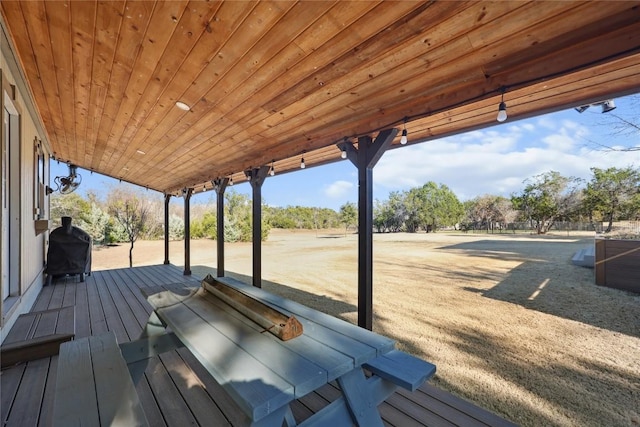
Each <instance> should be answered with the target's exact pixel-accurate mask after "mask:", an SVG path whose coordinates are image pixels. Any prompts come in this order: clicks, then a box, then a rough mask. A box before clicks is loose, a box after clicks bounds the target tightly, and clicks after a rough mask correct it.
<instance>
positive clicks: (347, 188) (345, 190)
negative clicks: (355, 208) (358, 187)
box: [324, 181, 353, 199]
mask: <svg viewBox="0 0 640 427" xmlns="http://www.w3.org/2000/svg"><path fill="white" fill-rule="evenodd" d="M352 188H353V183H351V182H348V181H335V182H333V183H331V184H329V185H328V186H326V187H325V188H324V194H325V195H326V196H327V197H330V198H332V199H339V198H345V197H346V196H347V195H348V194H349V193H350V192H351V189H352Z"/></svg>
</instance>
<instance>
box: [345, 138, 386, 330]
mask: <svg viewBox="0 0 640 427" xmlns="http://www.w3.org/2000/svg"><path fill="white" fill-rule="evenodd" d="M397 134H398V129H395V128H392V129H385V130H383V131H381V132H380V133H379V134H378V137H377V138H376V139H375V141H372V139H371V137H369V136H364V137H360V138H359V139H358V148H357V149H356V148H355V147H354V146H353V143H351V142H348V141H345V142H343V143H340V144H339V145H338V146H339V147H340V149H344V150H345V151H346V152H347V158H348V159H349V160H350V161H351V162H352V163H353V164H354V165H355V166H356V167H357V168H358V326H360V327H362V328H365V329H369V330H371V329H372V328H373V167H374V166H375V165H376V163H378V160H380V158H381V157H382V155H383V154H384V152H385V151H386V150H387V149H388V148H389V147H390V146H391V143H392V142H393V139H394V138H395V137H396V135H397Z"/></svg>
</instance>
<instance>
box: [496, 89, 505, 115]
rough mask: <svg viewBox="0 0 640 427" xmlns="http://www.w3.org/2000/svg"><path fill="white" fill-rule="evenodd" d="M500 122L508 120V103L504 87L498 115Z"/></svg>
mask: <svg viewBox="0 0 640 427" xmlns="http://www.w3.org/2000/svg"><path fill="white" fill-rule="evenodd" d="M496 120H498V121H499V122H500V123H502V122H504V121H505V120H507V104H505V102H504V89H502V98H501V100H500V105H499V106H498V117H496Z"/></svg>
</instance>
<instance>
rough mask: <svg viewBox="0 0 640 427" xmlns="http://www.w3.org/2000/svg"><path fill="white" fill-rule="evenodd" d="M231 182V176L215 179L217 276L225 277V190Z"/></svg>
mask: <svg viewBox="0 0 640 427" xmlns="http://www.w3.org/2000/svg"><path fill="white" fill-rule="evenodd" d="M228 184H229V178H218V179H216V180H214V181H213V185H214V189H215V190H216V195H217V203H216V211H217V214H216V221H217V231H216V235H217V239H218V241H217V242H216V244H217V248H218V249H217V256H218V268H216V276H217V277H224V191H225V190H226V189H227V185H228Z"/></svg>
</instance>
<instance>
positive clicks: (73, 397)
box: [53, 332, 148, 427]
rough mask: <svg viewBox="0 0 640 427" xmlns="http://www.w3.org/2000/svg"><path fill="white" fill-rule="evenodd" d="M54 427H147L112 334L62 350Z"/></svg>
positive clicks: (89, 338) (54, 410)
mask: <svg viewBox="0 0 640 427" xmlns="http://www.w3.org/2000/svg"><path fill="white" fill-rule="evenodd" d="M53 425H54V426H61V427H62V426H64V427H67V426H76V425H77V426H80V425H82V426H146V425H148V422H147V419H146V417H145V414H144V411H143V410H142V406H141V405H140V400H139V398H138V394H137V393H136V389H135V386H134V385H133V381H132V380H131V376H130V374H129V370H128V368H127V364H126V362H125V361H124V359H123V358H122V353H121V351H120V347H119V346H118V343H117V341H116V337H115V335H114V333H113V332H108V333H105V334H102V335H98V336H92V337H87V338H82V339H79V340H75V341H70V342H67V343H64V344H62V345H61V346H60V354H59V357H58V371H57V380H56V387H55V398H54V408H53Z"/></svg>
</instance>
